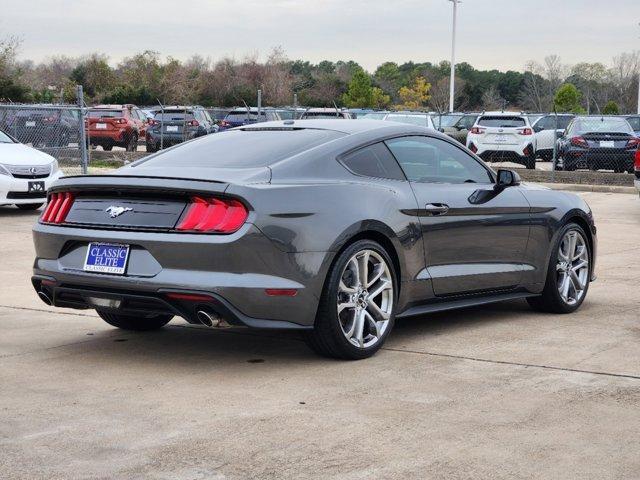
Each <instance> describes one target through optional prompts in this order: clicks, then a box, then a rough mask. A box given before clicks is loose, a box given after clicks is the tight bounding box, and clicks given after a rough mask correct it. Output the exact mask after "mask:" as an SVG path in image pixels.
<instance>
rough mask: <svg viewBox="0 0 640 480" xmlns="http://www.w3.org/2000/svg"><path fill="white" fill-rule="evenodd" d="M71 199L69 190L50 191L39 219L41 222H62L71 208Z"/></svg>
mask: <svg viewBox="0 0 640 480" xmlns="http://www.w3.org/2000/svg"><path fill="white" fill-rule="evenodd" d="M73 199H74V197H73V193H71V192H60V193H52V194H51V199H50V200H49V203H48V204H47V207H46V208H45V209H44V212H42V216H41V217H40V221H41V222H42V223H63V222H64V221H65V219H66V218H67V214H68V213H69V210H71V206H72V205H73Z"/></svg>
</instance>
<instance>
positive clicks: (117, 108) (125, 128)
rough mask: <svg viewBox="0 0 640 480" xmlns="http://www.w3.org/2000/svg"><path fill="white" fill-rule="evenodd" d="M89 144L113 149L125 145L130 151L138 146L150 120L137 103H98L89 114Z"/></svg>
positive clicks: (87, 122)
mask: <svg viewBox="0 0 640 480" xmlns="http://www.w3.org/2000/svg"><path fill="white" fill-rule="evenodd" d="M87 116H88V118H87V121H86V125H87V138H88V140H89V144H90V145H93V146H100V147H102V148H103V149H104V150H111V149H113V147H114V146H117V147H123V148H125V149H126V150H127V151H128V152H133V151H135V150H136V149H137V148H138V140H139V139H142V138H144V137H145V134H146V131H147V126H148V122H149V120H148V119H147V116H146V115H145V114H144V113H143V112H142V110H140V109H139V108H138V107H136V106H135V105H131V104H125V105H97V106H95V107H92V108H91V109H90V110H89V113H88V114H87Z"/></svg>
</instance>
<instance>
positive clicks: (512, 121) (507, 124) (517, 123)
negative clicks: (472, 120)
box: [478, 115, 527, 128]
mask: <svg viewBox="0 0 640 480" xmlns="http://www.w3.org/2000/svg"><path fill="white" fill-rule="evenodd" d="M478 125H480V126H481V127H497V128H518V127H526V126H527V121H526V120H525V119H524V118H523V117H515V116H514V117H508V116H504V115H503V116H493V117H491V116H485V117H480V120H479V121H478Z"/></svg>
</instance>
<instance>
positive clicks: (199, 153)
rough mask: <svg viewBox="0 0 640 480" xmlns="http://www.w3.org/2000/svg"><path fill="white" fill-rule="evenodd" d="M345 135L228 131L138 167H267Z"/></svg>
mask: <svg viewBox="0 0 640 480" xmlns="http://www.w3.org/2000/svg"><path fill="white" fill-rule="evenodd" d="M342 136H344V133H341V132H335V131H333V130H314V129H292V130H289V129H287V130H282V129H281V130H276V129H255V130H252V129H247V130H227V131H225V132H222V133H217V134H215V135H207V136H205V137H202V139H200V140H196V141H192V142H188V143H185V144H184V145H182V146H180V147H178V148H175V149H171V150H166V151H164V152H161V153H160V154H158V155H154V156H153V157H149V159H148V160H143V161H142V162H140V163H138V164H136V165H135V167H140V168H142V167H150V168H156V167H180V168H182V167H198V168H206V167H214V168H252V167H266V166H268V165H273V164H274V163H277V162H278V161H280V160H283V159H285V158H288V157H290V156H292V155H296V154H298V153H300V152H303V151H305V150H308V149H310V148H313V147H316V146H318V145H321V144H323V143H327V142H330V141H331V140H335V139H336V138H339V137H342Z"/></svg>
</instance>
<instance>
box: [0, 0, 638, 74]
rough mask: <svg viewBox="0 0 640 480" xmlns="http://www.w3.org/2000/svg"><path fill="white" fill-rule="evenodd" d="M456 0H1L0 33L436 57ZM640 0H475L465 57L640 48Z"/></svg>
mask: <svg viewBox="0 0 640 480" xmlns="http://www.w3.org/2000/svg"><path fill="white" fill-rule="evenodd" d="M451 10H452V8H451V3H450V2H449V1H448V0H101V1H94V0H22V1H16V0H0V38H1V37H4V36H7V35H17V36H19V37H20V38H21V39H22V40H23V44H22V49H21V55H20V56H21V58H23V59H26V58H30V59H33V60H36V61H39V60H43V59H45V58H46V57H49V56H52V55H58V54H64V55H69V56H78V55H82V54H87V53H91V52H103V53H106V54H107V55H108V56H109V58H110V62H111V63H114V64H115V63H117V61H118V60H120V59H121V58H123V57H126V56H129V55H132V54H134V53H137V52H141V51H143V50H156V51H158V52H160V54H162V55H163V56H167V55H171V56H174V57H177V58H180V59H185V58H188V57H190V56H191V55H192V54H194V53H198V54H200V55H202V56H204V57H210V58H211V59H212V60H216V59H220V58H222V57H224V56H233V57H236V58H242V57H243V56H244V55H246V54H248V53H253V52H257V53H259V54H260V55H261V56H262V57H263V58H264V57H265V56H266V54H267V52H268V51H269V50H270V49H271V47H274V46H278V45H279V46H282V47H283V48H284V50H285V52H286V53H287V55H288V56H289V58H293V59H297V58H302V59H305V60H309V61H311V62H318V61H320V60H323V59H328V60H349V59H351V60H355V61H357V62H359V63H360V64H361V65H363V66H364V67H365V68H367V69H369V70H371V71H372V70H373V69H375V67H376V66H377V65H379V64H380V63H382V62H384V61H395V62H398V63H402V62H404V61H407V60H413V61H432V62H437V61H440V60H443V59H448V58H449V56H450V48H451ZM639 21H640V0H528V1H520V0H464V2H463V3H462V4H461V5H460V6H459V16H458V60H459V61H466V62H469V63H471V64H472V65H474V66H475V67H476V68H497V69H500V70H508V69H515V70H522V69H523V67H524V64H525V63H526V61H527V60H530V59H534V60H542V59H543V58H544V57H545V56H546V55H549V54H552V53H557V54H558V55H560V56H561V57H562V60H563V61H564V62H565V63H570V64H571V63H577V62H580V61H600V62H604V63H610V61H611V58H612V57H613V56H614V55H617V54H618V53H620V52H625V51H631V50H634V49H640V27H639V26H638V22H639Z"/></svg>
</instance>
